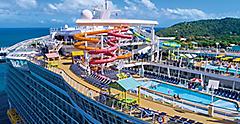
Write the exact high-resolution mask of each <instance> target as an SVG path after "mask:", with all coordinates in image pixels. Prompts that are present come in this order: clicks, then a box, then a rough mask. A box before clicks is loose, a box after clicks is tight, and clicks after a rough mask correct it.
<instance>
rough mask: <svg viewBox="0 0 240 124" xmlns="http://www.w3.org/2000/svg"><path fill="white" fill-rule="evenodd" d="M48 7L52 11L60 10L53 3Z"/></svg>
mask: <svg viewBox="0 0 240 124" xmlns="http://www.w3.org/2000/svg"><path fill="white" fill-rule="evenodd" d="M48 7H49V8H50V9H52V10H58V8H57V7H56V6H55V5H53V4H51V3H49V4H48Z"/></svg>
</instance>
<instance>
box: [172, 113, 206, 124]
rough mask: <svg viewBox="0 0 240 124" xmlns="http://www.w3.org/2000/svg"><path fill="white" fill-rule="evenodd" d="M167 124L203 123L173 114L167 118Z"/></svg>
mask: <svg viewBox="0 0 240 124" xmlns="http://www.w3.org/2000/svg"><path fill="white" fill-rule="evenodd" d="M168 124H203V123H201V122H196V121H194V120H191V119H188V118H184V117H180V116H176V115H175V116H173V117H170V118H169V121H168Z"/></svg>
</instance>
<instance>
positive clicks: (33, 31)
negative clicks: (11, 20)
mask: <svg viewBox="0 0 240 124" xmlns="http://www.w3.org/2000/svg"><path fill="white" fill-rule="evenodd" d="M47 34H49V29H48V28H0V47H8V46H11V45H14V44H16V43H18V42H20V41H23V40H26V39H30V38H35V37H40V36H44V35H47ZM6 71H7V65H6V64H4V63H0V124H10V121H9V119H8V117H7V114H6V113H7V109H8V108H9V106H8V99H7V95H6V92H5V88H6V83H7V82H6V78H5V77H6V76H5V75H6Z"/></svg>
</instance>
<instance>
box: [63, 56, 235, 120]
mask: <svg viewBox="0 0 240 124" xmlns="http://www.w3.org/2000/svg"><path fill="white" fill-rule="evenodd" d="M70 63H71V61H70V60H61V61H60V64H59V69H61V70H63V71H64V72H65V73H66V74H67V75H69V76H70V77H71V78H72V79H74V80H76V81H77V82H78V83H80V84H82V85H85V86H86V87H88V88H89V89H91V90H94V91H98V92H100V91H101V89H99V88H97V87H95V86H93V85H91V84H89V83H87V82H86V81H84V80H83V79H82V78H80V77H78V76H77V75H75V74H74V73H73V72H72V71H71V70H70V65H71V64H70ZM69 84H70V85H71V83H69ZM73 87H75V86H73ZM76 90H78V91H79V92H81V93H83V94H84V95H87V93H86V92H83V89H81V88H76ZM111 92H112V93H113V94H119V93H121V91H118V90H116V89H111ZM93 95H94V96H95V95H96V94H93ZM127 96H128V97H130V98H134V99H137V97H136V95H132V94H129V93H128V94H127ZM140 107H144V108H151V109H153V110H155V111H159V112H166V113H167V114H168V115H169V116H175V115H178V116H181V117H185V118H189V119H193V120H196V121H199V122H202V123H206V124H215V123H222V124H223V123H224V124H232V123H233V122H231V121H226V120H224V119H219V118H212V117H208V116H206V115H201V114H196V113H192V112H183V111H178V110H176V109H175V108H173V107H170V106H167V105H163V104H160V103H158V102H155V101H152V100H149V99H146V98H141V101H140Z"/></svg>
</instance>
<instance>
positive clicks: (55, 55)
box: [45, 53, 59, 59]
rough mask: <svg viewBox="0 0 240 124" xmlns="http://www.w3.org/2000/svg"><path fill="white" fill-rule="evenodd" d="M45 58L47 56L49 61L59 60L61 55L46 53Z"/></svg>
mask: <svg viewBox="0 0 240 124" xmlns="http://www.w3.org/2000/svg"><path fill="white" fill-rule="evenodd" d="M45 56H46V57H47V58H48V59H51V58H59V54H58V53H46V54H45Z"/></svg>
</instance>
